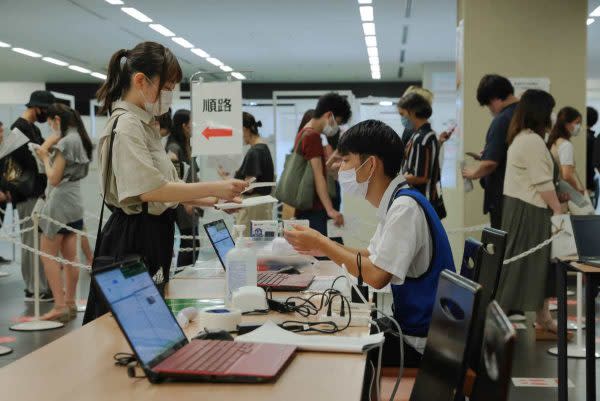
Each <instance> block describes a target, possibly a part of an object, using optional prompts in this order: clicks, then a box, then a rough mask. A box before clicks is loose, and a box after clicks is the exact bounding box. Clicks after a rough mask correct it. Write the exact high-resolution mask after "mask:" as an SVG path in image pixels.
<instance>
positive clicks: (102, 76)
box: [90, 72, 106, 80]
mask: <svg viewBox="0 0 600 401" xmlns="http://www.w3.org/2000/svg"><path fill="white" fill-rule="evenodd" d="M90 75H91V76H92V77H95V78H99V79H103V80H106V75H104V74H101V73H99V72H92V73H91V74H90Z"/></svg>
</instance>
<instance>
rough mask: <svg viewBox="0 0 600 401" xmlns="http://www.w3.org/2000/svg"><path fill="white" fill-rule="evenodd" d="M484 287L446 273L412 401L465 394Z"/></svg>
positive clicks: (450, 399) (442, 400)
mask: <svg viewBox="0 0 600 401" xmlns="http://www.w3.org/2000/svg"><path fill="white" fill-rule="evenodd" d="M480 293H481V286H480V285H479V284H477V283H474V282H473V281H471V280H469V279H466V278H464V277H461V276H459V275H458V274H456V273H452V272H450V271H448V270H444V271H443V272H442V274H441V275H440V280H439V284H438V290H437V295H436V300H435V304H434V307H433V314H432V319H431V325H430V327H429V334H428V336H427V346H426V347H425V352H424V354H423V359H422V361H421V369H420V370H419V373H418V374H417V377H416V379H415V385H414V387H413V390H412V393H411V395H410V400H411V401H431V400H436V401H453V400H455V397H457V396H459V395H461V394H462V386H463V382H464V377H465V371H466V360H465V357H466V350H467V344H468V343H469V341H470V338H471V333H472V324H471V322H472V318H473V316H474V315H475V313H476V312H477V307H478V305H479V295H480Z"/></svg>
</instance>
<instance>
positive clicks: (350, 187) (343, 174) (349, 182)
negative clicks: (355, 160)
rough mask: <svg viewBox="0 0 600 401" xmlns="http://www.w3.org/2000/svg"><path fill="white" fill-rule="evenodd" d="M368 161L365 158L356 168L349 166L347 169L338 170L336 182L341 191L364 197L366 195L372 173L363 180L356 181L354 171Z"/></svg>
mask: <svg viewBox="0 0 600 401" xmlns="http://www.w3.org/2000/svg"><path fill="white" fill-rule="evenodd" d="M368 161H369V160H368V159H367V160H365V162H364V163H363V164H361V165H360V167H359V168H357V169H353V168H351V169H348V170H340V171H339V173H338V182H339V183H340V188H341V189H342V192H343V193H345V194H347V195H353V196H357V197H361V198H365V197H366V196H367V191H368V190H369V181H371V177H372V176H373V173H371V175H370V176H369V178H367V180H366V181H365V182H358V181H356V172H357V171H358V170H360V169H361V168H362V167H363V166H364V165H365V164H366V163H367V162H368Z"/></svg>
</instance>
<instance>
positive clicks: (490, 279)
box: [468, 228, 506, 373]
mask: <svg viewBox="0 0 600 401" xmlns="http://www.w3.org/2000/svg"><path fill="white" fill-rule="evenodd" d="M481 242H482V247H481V260H480V263H479V264H478V265H476V268H475V269H474V276H473V281H475V282H476V283H478V284H480V285H481V287H482V288H481V297H480V304H481V307H480V308H479V310H478V313H477V314H476V315H474V316H473V337H472V341H471V343H470V344H469V349H468V353H469V356H468V366H469V367H470V368H472V369H473V370H474V371H475V372H476V373H477V372H478V370H479V362H480V360H481V342H482V340H483V325H484V323H485V313H486V310H487V307H488V305H489V304H490V302H492V300H493V299H494V297H495V296H496V290H497V289H498V283H499V282H500V273H501V272H502V263H503V262H504V249H505V247H506V233H505V232H504V231H500V230H495V229H493V228H486V229H484V230H483V233H482V235H481Z"/></svg>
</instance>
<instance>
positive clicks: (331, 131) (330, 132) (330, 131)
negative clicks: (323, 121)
mask: <svg viewBox="0 0 600 401" xmlns="http://www.w3.org/2000/svg"><path fill="white" fill-rule="evenodd" d="M332 117H333V115H332ZM339 130H340V127H339V126H338V125H337V122H336V121H335V118H333V122H332V123H329V124H327V125H326V126H325V128H323V134H325V136H328V137H332V136H335V135H336V134H337V133H338V132H339Z"/></svg>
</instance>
